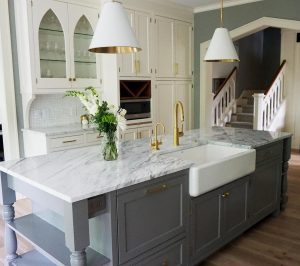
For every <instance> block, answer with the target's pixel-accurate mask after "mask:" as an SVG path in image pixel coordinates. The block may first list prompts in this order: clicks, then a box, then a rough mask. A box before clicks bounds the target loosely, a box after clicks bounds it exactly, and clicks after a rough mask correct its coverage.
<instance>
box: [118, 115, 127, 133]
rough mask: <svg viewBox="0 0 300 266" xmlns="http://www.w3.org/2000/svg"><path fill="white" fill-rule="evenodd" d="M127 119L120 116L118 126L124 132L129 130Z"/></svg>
mask: <svg viewBox="0 0 300 266" xmlns="http://www.w3.org/2000/svg"><path fill="white" fill-rule="evenodd" d="M126 121H127V120H126V119H125V117H124V116H121V115H118V126H119V128H120V129H121V130H122V131H125V130H126V128H127V124H126Z"/></svg>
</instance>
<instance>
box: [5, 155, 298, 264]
mask: <svg viewBox="0 0 300 266" xmlns="http://www.w3.org/2000/svg"><path fill="white" fill-rule="evenodd" d="M288 178H289V188H288V190H289V202H288V206H287V209H286V210H285V211H284V212H283V213H281V214H280V216H279V217H276V218H273V217H270V218H267V219H265V220H264V221H262V222H261V223H259V224H258V225H256V226H255V227H253V228H252V229H250V230H249V231H247V232H246V233H245V234H243V235H242V236H241V237H239V238H238V239H236V240H235V241H233V242H232V243H230V244H229V245H227V246H226V247H225V248H223V249H222V250H220V251H219V252H217V253H216V254H214V255H213V256H211V257H210V258H208V260H207V261H206V262H204V263H202V266H249V265H253V266H269V265H270V266H277V265H282V266H300V154H297V153H294V154H293V155H292V158H291V160H290V167H289V177H288ZM0 211H1V207H0ZM29 212H30V202H29V201H28V200H20V201H18V203H17V204H16V216H22V215H25V214H27V213H29ZM3 233H4V225H3V221H2V219H0V265H3V260H4V243H3ZM18 244H19V246H18V252H19V254H22V253H24V252H25V251H27V250H30V249H31V247H30V246H29V245H28V244H27V243H26V242H25V241H23V240H22V239H19V240H18ZM30 266H31V265H30ZM41 266H42V265H41ZM170 266H172V265H170Z"/></svg>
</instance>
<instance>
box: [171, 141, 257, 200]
mask: <svg viewBox="0 0 300 266" xmlns="http://www.w3.org/2000/svg"><path fill="white" fill-rule="evenodd" d="M169 156H172V157H176V158H179V159H183V160H188V161H191V162H194V166H192V167H191V168H190V173H189V193H190V195H191V196H192V197H197V196H199V195H201V194H203V193H205V192H208V191H210V190H212V189H214V188H217V187H220V186H222V185H224V184H226V183H229V182H231V181H233V180H235V179H238V178H240V177H243V176H245V175H247V174H250V173H252V172H254V170H255V158H256V152H255V150H254V149H242V148H235V147H230V146H221V145H214V144H206V145H202V146H198V147H194V148H190V149H185V150H181V151H176V152H172V153H169Z"/></svg>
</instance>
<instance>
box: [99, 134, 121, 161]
mask: <svg viewBox="0 0 300 266" xmlns="http://www.w3.org/2000/svg"><path fill="white" fill-rule="evenodd" d="M116 140H117V137H116V132H107V133H105V134H104V139H103V153H102V154H103V158H104V160H106V161H114V160H117V159H118V149H117V144H116Z"/></svg>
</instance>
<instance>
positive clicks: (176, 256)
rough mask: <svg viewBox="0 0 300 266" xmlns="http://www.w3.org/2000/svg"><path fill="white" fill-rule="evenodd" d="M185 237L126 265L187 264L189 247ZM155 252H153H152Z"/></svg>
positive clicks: (170, 265) (169, 265) (175, 265)
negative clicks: (187, 247)
mask: <svg viewBox="0 0 300 266" xmlns="http://www.w3.org/2000/svg"><path fill="white" fill-rule="evenodd" d="M185 242H186V241H185V239H182V240H181V241H178V242H176V243H174V244H171V245H170V246H168V247H166V248H164V249H160V250H159V251H158V252H155V253H154V254H151V255H149V256H147V254H145V256H143V258H137V259H134V260H132V261H130V262H128V263H126V264H123V265H124V266H180V265H182V266H185V265H187V257H188V256H187V249H186V243H185ZM152 253H153V252H152Z"/></svg>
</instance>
